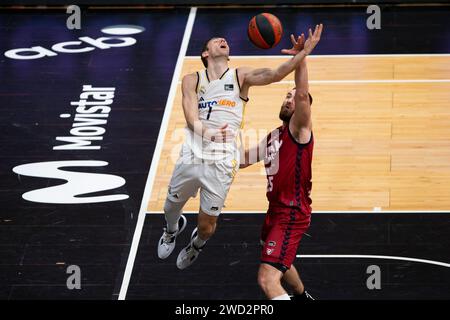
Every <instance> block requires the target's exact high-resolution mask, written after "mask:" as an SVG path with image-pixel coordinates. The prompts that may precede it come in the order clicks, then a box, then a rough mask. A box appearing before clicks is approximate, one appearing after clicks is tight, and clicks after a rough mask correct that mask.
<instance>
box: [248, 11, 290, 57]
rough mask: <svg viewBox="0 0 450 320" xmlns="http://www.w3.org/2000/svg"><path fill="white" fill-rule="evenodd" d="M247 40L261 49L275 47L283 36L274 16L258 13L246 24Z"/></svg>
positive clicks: (281, 27)
mask: <svg viewBox="0 0 450 320" xmlns="http://www.w3.org/2000/svg"><path fill="white" fill-rule="evenodd" d="M247 33H248V38H249V39H250V41H251V42H252V43H253V44H254V45H255V46H257V47H258V48H261V49H270V48H273V47H275V46H276V45H277V44H278V43H279V42H280V40H281V36H282V35H283V26H282V25H281V22H280V20H278V18H277V17H276V16H274V15H273V14H270V13H260V14H258V15H257V16H254V17H253V18H252V19H251V20H250V23H249V24H248V30H247Z"/></svg>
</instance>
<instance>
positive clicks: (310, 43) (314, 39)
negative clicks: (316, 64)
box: [303, 24, 323, 54]
mask: <svg viewBox="0 0 450 320" xmlns="http://www.w3.org/2000/svg"><path fill="white" fill-rule="evenodd" d="M322 30H323V25H322V24H318V25H316V28H315V29H314V33H313V32H312V31H311V29H309V35H308V39H306V41H305V44H304V49H303V50H305V52H306V54H310V53H311V52H312V51H313V49H314V48H315V47H316V45H317V44H318V43H319V41H320V36H321V35H322Z"/></svg>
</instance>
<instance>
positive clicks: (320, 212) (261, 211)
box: [147, 209, 450, 214]
mask: <svg viewBox="0 0 450 320" xmlns="http://www.w3.org/2000/svg"><path fill="white" fill-rule="evenodd" d="M266 211H267V209H266V210H260V211H245V210H242V211H234V210H233V211H222V213H221V214H242V213H244V214H266ZM196 213H198V211H183V214H196ZM328 213H352V214H359V213H373V214H380V213H381V214H382V213H450V209H449V210H381V211H374V210H353V211H348V210H347V211H346V210H332V211H328V210H318V211H313V212H312V214H328ZM147 214H164V212H163V211H149V212H147Z"/></svg>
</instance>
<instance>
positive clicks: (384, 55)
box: [186, 53, 450, 60]
mask: <svg viewBox="0 0 450 320" xmlns="http://www.w3.org/2000/svg"><path fill="white" fill-rule="evenodd" d="M289 57H290V56H288V55H272V56H266V55H260V56H230V59H232V58H236V59H280V58H289ZM385 57H386V58H395V57H399V58H402V57H450V53H424V54H420V53H418V54H323V55H311V56H308V59H316V58H318V59H320V58H385ZM186 59H198V60H200V55H198V56H187V57H186Z"/></svg>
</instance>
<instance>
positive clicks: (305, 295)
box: [292, 290, 314, 302]
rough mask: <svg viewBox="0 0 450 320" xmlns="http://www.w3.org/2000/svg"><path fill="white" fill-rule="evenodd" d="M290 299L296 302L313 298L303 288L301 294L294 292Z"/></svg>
mask: <svg viewBox="0 0 450 320" xmlns="http://www.w3.org/2000/svg"><path fill="white" fill-rule="evenodd" d="M292 300H294V301H297V302H306V301H310V300H314V299H312V297H311V296H310V295H309V294H308V293H307V292H306V290H303V293H302V294H298V293H294V296H293V297H292Z"/></svg>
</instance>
